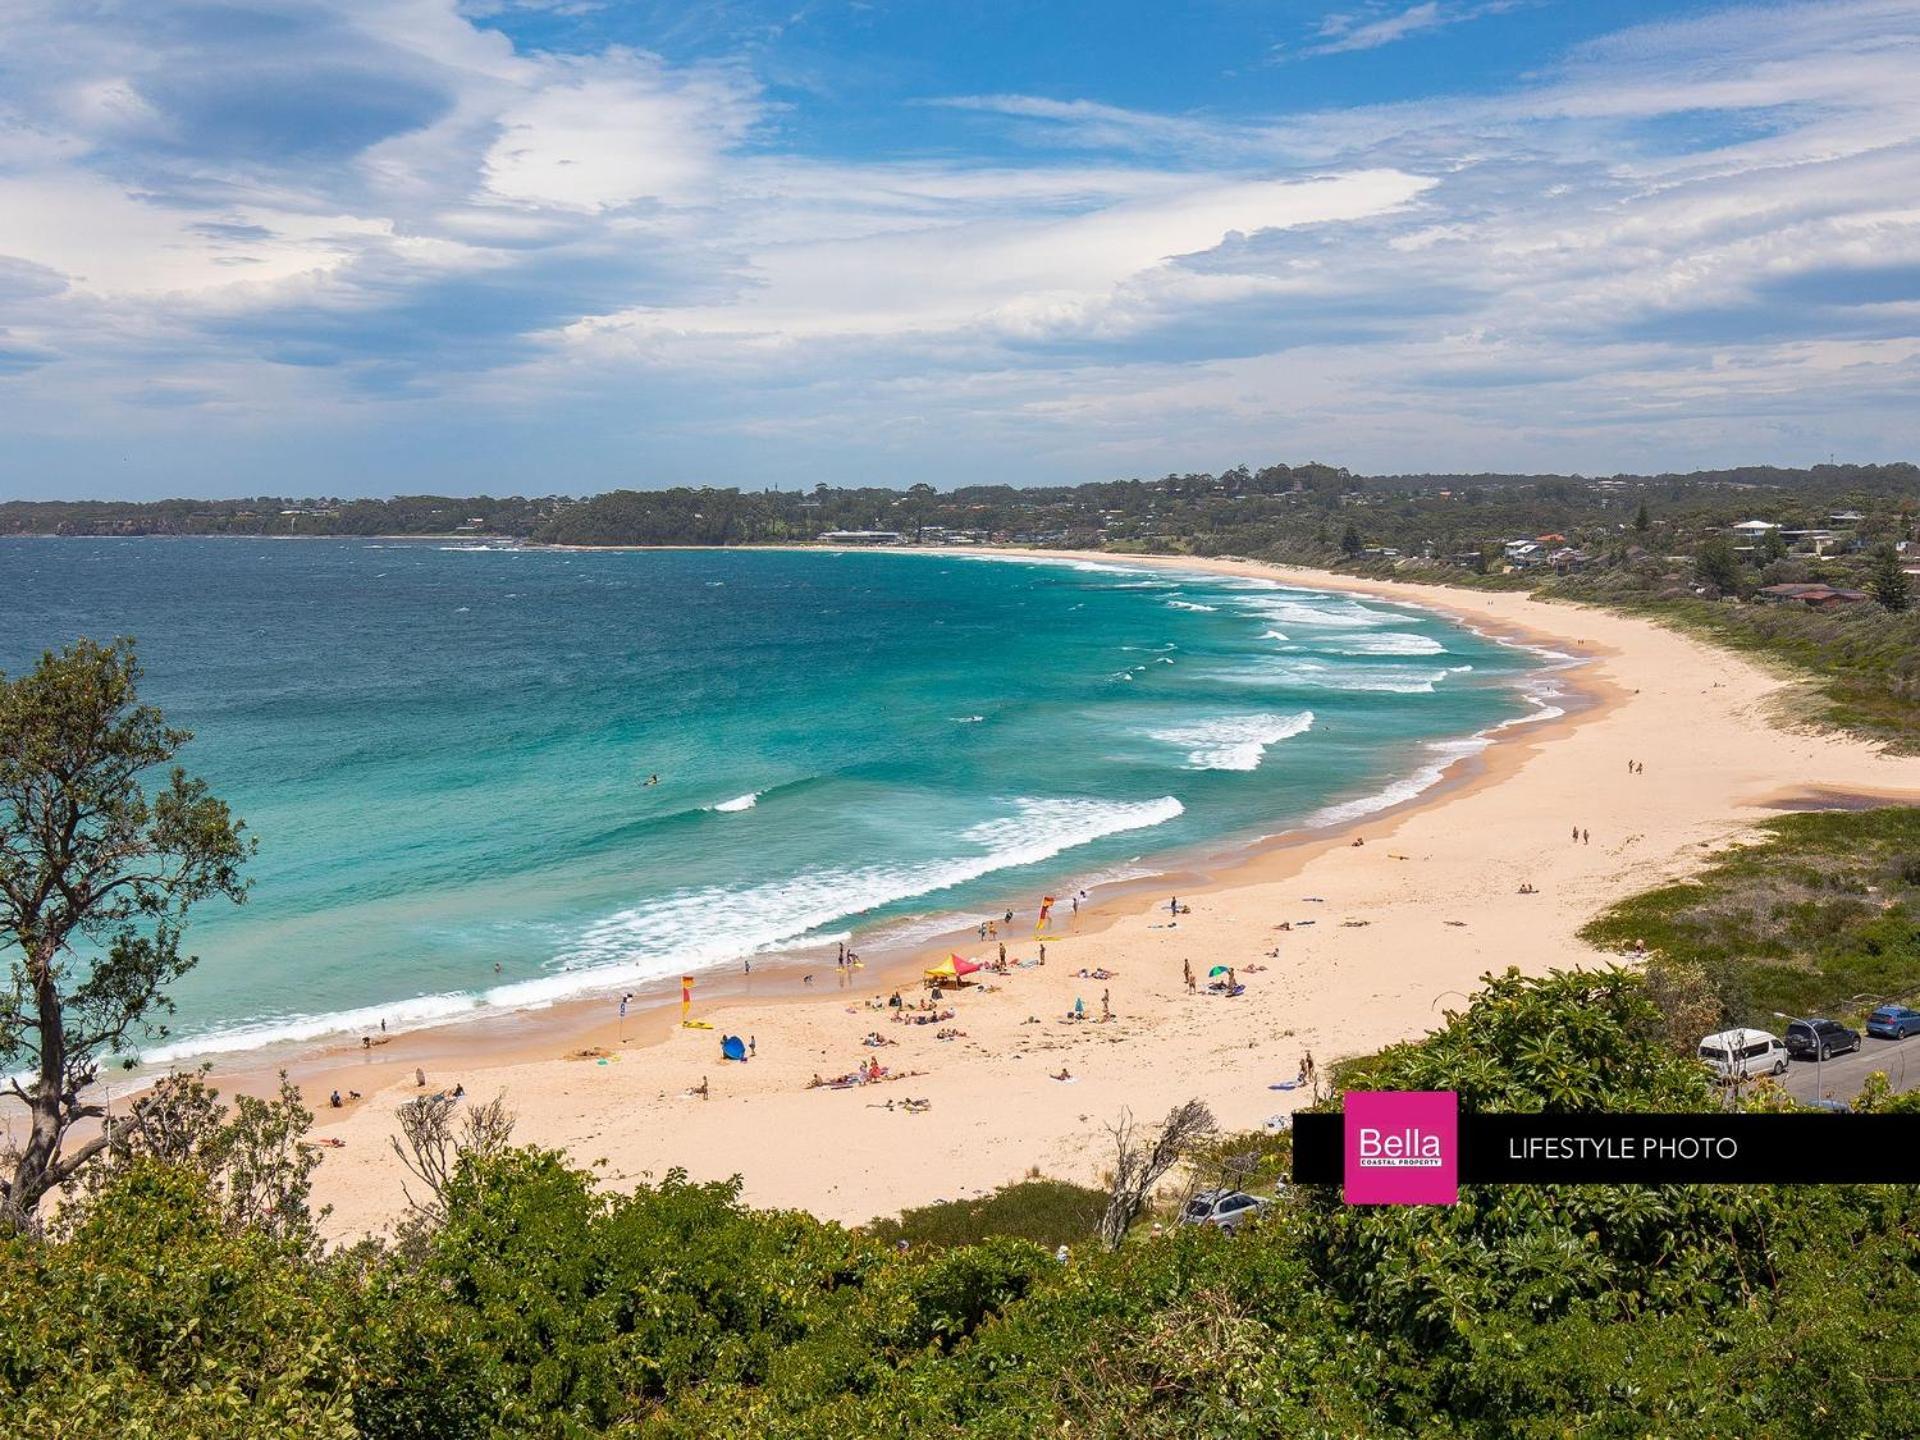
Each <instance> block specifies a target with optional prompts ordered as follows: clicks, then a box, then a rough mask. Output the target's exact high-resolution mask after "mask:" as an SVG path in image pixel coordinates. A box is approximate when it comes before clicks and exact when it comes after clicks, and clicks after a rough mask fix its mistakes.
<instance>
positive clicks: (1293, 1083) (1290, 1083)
mask: <svg viewBox="0 0 1920 1440" xmlns="http://www.w3.org/2000/svg"><path fill="white" fill-rule="evenodd" d="M1299 1088H1300V1082H1299V1081H1298V1080H1282V1081H1281V1082H1280V1083H1279V1084H1278V1085H1269V1086H1267V1089H1269V1090H1298V1089H1299Z"/></svg>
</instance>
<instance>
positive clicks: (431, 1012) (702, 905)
mask: <svg viewBox="0 0 1920 1440" xmlns="http://www.w3.org/2000/svg"><path fill="white" fill-rule="evenodd" d="M1184 808H1185V807H1183V806H1182V805H1181V804H1180V802H1179V801H1178V800H1176V799H1175V798H1174V797H1173V796H1171V795H1165V796H1162V797H1161V798H1159V799H1158V800H1143V801H1134V802H1126V801H1104V800H1067V799H1041V798H1036V797H1030V796H1029V797H1022V798H1019V799H1016V800H1014V801H1013V802H1012V804H1011V806H1010V813H1008V814H1006V815H1004V816H1002V817H1000V818H998V819H994V820H988V821H983V822H982V823H980V824H978V825H974V826H972V827H971V828H969V829H967V830H965V831H963V832H962V833H961V835H960V836H959V841H960V847H961V848H962V850H963V853H960V854H956V855H951V856H948V857H946V858H942V859H936V860H924V861H917V862H914V863H911V864H905V865H895V866H887V865H871V866H862V867H859V868H854V869H830V870H823V871H817V872H811V873H807V874H802V875H796V876H792V877H790V878H788V879H785V880H777V881H771V882H768V883H764V884H760V885H750V886H743V887H739V888H728V887H724V886H710V887H703V888H700V889H694V890H683V891H680V892H678V893H677V894H674V895H670V896H667V897H666V898H664V899H662V900H659V901H656V902H652V903H649V904H646V905H642V906H636V907H635V908H633V909H631V910H624V911H621V912H619V913H618V914H615V915H610V916H608V917H607V918H606V919H604V920H601V921H599V922H598V923H596V924H594V925H591V926H588V927H587V928H586V929H585V930H584V931H582V932H581V933H579V934H578V935H577V936H575V937H574V939H573V941H572V943H571V944H570V945H568V946H567V947H566V949H565V950H564V951H563V952H562V953H561V954H559V955H557V956H555V957H554V959H553V961H552V962H550V964H551V968H550V969H549V971H548V973H547V974H545V975H541V976H537V977H535V978H532V979H528V980H516V981H511V982H508V983H506V984H502V985H496V986H494V987H492V988H491V989H489V990H486V991H484V992H482V993H481V994H479V995H471V994H437V995H422V996H418V997H416V998H414V999H410V1000H399V1001H394V1002H391V1003H388V1004H382V1005H366V1006H361V1007H359V1008H357V1009H353V1010H342V1011H335V1012H332V1013H329V1014H321V1015H285V1016H276V1017H273V1018H271V1019H265V1020H261V1021H258V1022H255V1023H252V1024H247V1025H236V1026H232V1027H230V1028H227V1029H223V1030H217V1031H214V1032H212V1033H209V1034H205V1035H198V1036H192V1037H185V1038H182V1039H180V1040H178V1041H174V1042H172V1043H169V1044H166V1045H162V1046H158V1047H156V1048H154V1049H152V1050H150V1051H147V1052H146V1053H145V1054H143V1055H142V1056H141V1060H142V1062H143V1063H145V1064H148V1065H166V1064H173V1063H176V1062H178V1061H180V1060H184V1059H189V1058H192V1057H195V1056H201V1055H221V1054H231V1053H233V1052H235V1051H241V1050H253V1049H258V1048H260V1047H261V1046H266V1045H285V1044H297V1043H301V1042H305V1041H311V1040H319V1039H323V1038H326V1037H329V1036H348V1035H364V1034H371V1033H374V1032H376V1031H378V1030H379V1028H380V1022H381V1021H382V1020H384V1021H386V1023H387V1033H388V1034H397V1033H401V1032H404V1031H407V1030H417V1029H420V1028H422V1027H424V1026H428V1025H435V1024H441V1023H444V1022H446V1021H449V1020H454V1019H461V1018H471V1017H474V1016H477V1015H484V1014H498V1013H501V1012H505V1011H515V1010H537V1009H544V1008H546V1007H548V1006H551V1005H554V1004H557V1003H559V1002H561V1001H564V1000H569V999H573V998H576V997H579V996H583V995H592V994H597V993H607V992H613V991H618V990H621V989H623V988H627V987H630V986H633V985H635V984H640V983H645V982H648V981H659V980H663V979H666V978H668V977H670V976H673V975H678V974H682V973H687V972H691V971H694V970H697V969H700V968H705V967H711V966H714V965H718V964H723V963H726V962H729V961H736V960H739V959H741V958H742V957H745V956H751V955H759V954H766V953H768V952H770V951H776V950H788V949H794V948H800V947H811V946H815V945H820V944H831V943H833V941H834V939H835V938H836V937H842V936H844V935H845V933H846V932H845V931H844V930H838V929H836V930H833V931H825V930H824V927H826V926H829V925H832V924H833V923H834V922H836V921H839V922H844V921H845V920H846V919H847V918H848V917H849V916H853V915H859V914H863V913H865V912H867V911H869V910H874V909H878V908H879V907H881V906H883V905H891V904H896V903H899V902H901V901H904V900H913V899H918V898H920V897H922V896H931V895H934V894H937V893H939V892H940V891H943V890H948V889H951V888H952V887H954V886H956V885H963V884H966V883H967V882H969V881H972V880H977V879H980V878H981V877H982V876H986V875H990V874H992V873H993V872H995V871H996V870H1006V869H1011V868H1014V867H1016V866H1021V865H1037V864H1039V863H1041V862H1042V861H1045V860H1049V859H1051V858H1053V857H1054V856H1055V855H1058V854H1060V853H1062V852H1063V851H1067V850H1071V849H1074V848H1075V847H1077V846H1081V845H1086V844H1089V843H1091V842H1092V841H1095V840H1098V839H1101V838H1102V837H1103V836H1107V835H1117V834H1120V833H1122V832H1124V831H1128V830H1145V829H1151V828H1153V827H1154V826H1157V825H1164V824H1166V823H1167V822H1168V821H1169V820H1172V819H1174V818H1176V817H1177V816H1179V815H1180V814H1181V813H1182V812H1183V810H1184Z"/></svg>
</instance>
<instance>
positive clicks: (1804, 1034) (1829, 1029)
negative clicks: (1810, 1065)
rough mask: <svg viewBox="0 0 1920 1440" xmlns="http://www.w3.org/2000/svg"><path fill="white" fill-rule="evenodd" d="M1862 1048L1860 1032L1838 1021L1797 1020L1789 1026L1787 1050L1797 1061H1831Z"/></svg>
mask: <svg viewBox="0 0 1920 1440" xmlns="http://www.w3.org/2000/svg"><path fill="white" fill-rule="evenodd" d="M1859 1048H1860V1032H1859V1031H1858V1030H1850V1029H1848V1028H1847V1027H1846V1026H1845V1025H1842V1024H1841V1023H1840V1022H1839V1021H1838V1020H1796V1021H1794V1022H1793V1023H1792V1024H1791V1025H1789V1026H1787V1050H1788V1052H1789V1053H1790V1054H1792V1056H1793V1058H1794V1059H1796V1060H1814V1059H1819V1060H1830V1059H1832V1058H1833V1057H1834V1056H1835V1055H1839V1054H1841V1053H1842V1052H1844V1051H1847V1050H1858V1049H1859Z"/></svg>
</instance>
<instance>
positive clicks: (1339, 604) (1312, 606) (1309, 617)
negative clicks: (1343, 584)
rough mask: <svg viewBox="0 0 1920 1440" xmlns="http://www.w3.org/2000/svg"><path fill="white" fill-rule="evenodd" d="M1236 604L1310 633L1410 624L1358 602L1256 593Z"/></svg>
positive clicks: (1240, 608)
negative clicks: (1311, 630) (1302, 628)
mask: <svg viewBox="0 0 1920 1440" xmlns="http://www.w3.org/2000/svg"><path fill="white" fill-rule="evenodd" d="M1233 604H1234V606H1235V608H1236V609H1239V610H1243V611H1245V612H1246V613H1247V614H1249V615H1252V616H1255V617H1256V618H1258V619H1261V620H1269V621H1272V622H1273V623H1274V624H1276V625H1299V626H1303V627H1306V628H1308V629H1322V630H1366V629H1372V628H1375V627H1384V626H1388V625H1401V624H1404V623H1406V622H1405V620H1404V619H1403V618H1402V617H1401V616H1398V615H1387V614H1383V613H1382V612H1380V611H1378V610H1370V609H1368V608H1367V607H1366V606H1365V605H1362V604H1360V603H1359V602H1358V601H1354V600H1330V601H1324V602H1321V601H1316V600H1314V599H1312V598H1308V597H1296V596H1289V595H1285V594H1265V593H1254V594H1247V595H1240V596H1237V597H1234V599H1233Z"/></svg>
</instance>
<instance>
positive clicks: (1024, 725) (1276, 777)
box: [0, 540, 1544, 1055]
mask: <svg viewBox="0 0 1920 1440" xmlns="http://www.w3.org/2000/svg"><path fill="white" fill-rule="evenodd" d="M0 595H4V597H5V603H4V606H3V607H0V668H4V669H6V670H8V671H9V672H13V671H17V670H18V669H20V668H22V667H23V666H25V665H27V664H30V663H31V662H32V660H33V658H34V657H35V656H36V655H37V654H38V653H39V651H40V650H41V649H43V648H45V647H48V646H55V645H59V644H63V643H65V642H67V641H69V640H71V639H72V638H73V637H75V636H78V635H89V636H93V637H96V638H106V637H109V636H112V635H117V634H131V635H134V636H137V637H138V640H139V647H140V655H141V659H142V661H143V663H144V665H145V667H146V671H147V678H146V693H147V695H148V696H149V698H151V699H152V700H153V701H155V702H156V703H158V704H160V705H161V706H163V707H164V708H165V709H166V711H167V712H168V715H169V717H170V718H171V719H173V720H175V721H176V722H178V723H182V724H185V725H187V726H188V727H190V728H192V729H193V730H194V731H195V732H196V733H197V738H196V739H195V740H194V742H193V743H192V745H191V746H190V747H189V748H188V750H187V753H186V756H185V759H186V762H187V764H188V766H189V768H190V769H192V770H194V771H196V772H198V773H200V774H203V775H205V776H206V777H207V778H208V779H209V780H210V781H211V782H212V784H213V786H214V788H215V790H216V791H217V793H219V794H220V795H222V796H223V797H224V798H226V799H228V800H229V801H230V802H231V803H232V804H233V806H234V808H235V809H236V810H237V811H238V812H239V813H240V814H241V815H242V816H243V817H244V818H245V819H246V821H247V822H248V824H249V825H250V826H251V827H252V829H253V831H254V833H255V834H256V835H257V836H258V837H259V840H260V853H259V856H258V859H257V861H256V862H255V863H254V864H253V865H252V866H251V867H250V870H251V874H252V877H253V880H254V882H255V885H254V890H253V894H252V898H251V899H250V900H249V902H248V903H247V904H246V905H245V906H244V907H241V908H238V909H235V908H232V907H228V906H224V905H209V906H208V907H207V908H206V909H205V910H204V911H203V912H201V914H200V917H199V918H198V919H197V920H196V922H195V924H194V926H193V928H192V931H191V934H190V939H191V942H192V948H193V949H194V950H195V951H196V952H197V953H198V954H199V955H200V956H201V957H202V962H201V964H200V966H199V968H198V969H196V970H195V971H194V972H193V973H192V974H191V975H189V976H188V977H187V978H186V979H185V980H184V981H183V982H182V983H181V984H180V986H179V987H178V989H177V991H176V994H177V997H178V1000H179V1013H178V1016H177V1018H176V1022H175V1025H174V1031H175V1038H174V1041H173V1043H172V1045H171V1046H170V1047H169V1051H168V1052H167V1053H169V1054H173V1055H179V1054H183V1053H195V1052H201V1051H206V1050H209V1049H220V1048H234V1047H236V1046H239V1045H241V1044H245V1043H257V1042H259V1041H262V1040H265V1039H272V1038H300V1037H304V1036H310V1035H318V1034H326V1033H332V1032H335V1031H345V1032H352V1033H357V1032H358V1031H359V1030H361V1029H363V1028H366V1027H367V1026H369V1025H370V1024H371V1023H373V1020H374V1018H376V1017H385V1018H386V1019H387V1020H388V1022H389V1023H390V1024H391V1025H394V1026H396V1027H403V1026H405V1025H408V1024H416V1023H422V1022H425V1021H427V1020H430V1019H434V1018H440V1017H444V1016H446V1015H449V1014H452V1013H457V1012H460V1011H465V1010H470V1009H475V1008H478V1007H506V1008H513V1007H526V1006H531V1005H538V1004H543V1003H548V1002H550V1001H552V1000H555V999H558V998H562V997H564V996H567V995H571V994H578V993H588V992H591V991H595V990H612V989H618V988H623V987H625V986H627V985H630V984H633V983H635V982H638V981H646V980H657V979H661V978H664V977H669V976H674V975H678V974H679V973H681V972H682V971H683V970H685V969H690V968H693V969H697V968H700V967H706V966H722V965H725V966H730V967H737V965H738V963H739V960H740V958H741V957H742V956H744V955H748V954H751V953H763V952H765V951H768V950H772V949H780V948H790V947H796V946H804V945H808V944H820V943H830V940H831V937H834V936H836V935H839V934H843V933H846V932H847V931H849V930H851V929H853V928H854V927H856V926H858V927H861V928H862V933H863V934H865V933H869V932H870V929H871V927H874V926H881V927H888V928H891V929H893V930H895V931H898V930H899V929H901V928H903V927H908V926H911V925H913V924H915V923H918V922H920V921H922V920H930V919H931V918H932V917H940V918H942V919H946V918H950V917H952V916H955V915H959V914H971V913H979V914H984V913H986V912H987V911H988V910H989V909H997V908H998V907H999V906H1000V905H1001V904H1003V903H1017V904H1020V905H1022V906H1023V907H1025V908H1027V909H1029V911H1030V909H1031V905H1032V903H1033V900H1034V899H1035V898H1036V897H1037V895H1038V893H1039V892H1040V891H1041V890H1042V889H1043V888H1063V887H1068V886H1073V885H1077V884H1083V883H1086V882H1087V881H1090V880H1094V879H1097V878H1101V877H1111V876H1113V875H1116V874H1119V873H1125V872H1127V871H1128V870H1129V868H1131V869H1132V870H1135V871H1138V870H1140V869H1143V868H1144V867H1145V863H1146V861H1145V860H1144V859H1143V857H1152V856H1154V855H1156V854H1163V853H1165V852H1169V851H1178V850H1182V849H1190V848H1192V847H1195V846H1200V845H1208V844H1213V843H1216V842H1220V841H1223V840H1233V839H1240V838H1248V839H1250V838H1253V837H1255V836H1258V835H1262V834H1271V833H1274V832H1276V831H1279V830H1283V829H1287V828H1290V827H1292V826H1296V825H1300V824H1303V823H1309V822H1314V821H1326V820H1329V819H1337V818H1341V817H1344V816H1348V815H1353V814H1358V813H1365V811H1366V810H1367V809H1368V808H1377V807H1379V806H1381V805H1383V804H1385V803H1390V802H1391V801H1392V800H1393V799H1396V798H1404V797H1405V796H1406V795H1408V794H1410V793H1413V792H1414V791H1415V790H1417V789H1418V788H1419V787H1420V786H1421V785H1423V784H1426V783H1431V781H1432V779H1433V778H1434V776H1435V774H1436V773H1437V770H1438V767H1439V766H1440V765H1442V764H1444V763H1445V761H1446V760H1447V759H1449V758H1450V757H1451V756H1453V755H1456V754H1459V753H1462V751H1464V750H1466V749H1470V748H1472V747H1473V746H1474V745H1475V744H1477V743H1483V742H1479V741H1476V740H1475V739H1474V737H1475V736H1476V735H1478V734H1480V732H1483V731H1485V730H1487V729H1488V728H1489V727H1491V726H1494V725H1497V724H1499V723H1501V722H1504V721H1508V720H1512V719H1515V718H1519V717H1524V716H1526V715H1529V714H1533V713H1538V707H1539V705H1540V704H1541V701H1540V699H1539V698H1538V695H1539V693H1540V692H1541V691H1542V689H1543V687H1542V685H1541V683H1540V682H1541V679H1542V676H1543V673H1544V672H1543V671H1542V668H1541V665H1542V662H1541V660H1540V658H1539V657H1537V656H1533V655H1530V654H1528V653H1526V652H1523V651H1519V650H1516V649H1512V648H1509V647H1506V646H1502V645H1499V644H1496V643H1493V642H1491V641H1488V640H1485V639H1482V638H1480V637H1478V636H1476V635H1473V634H1472V633H1470V632H1468V631H1466V630H1463V629H1461V628H1459V627H1457V626H1454V625H1452V624H1449V623H1447V622H1445V621H1443V620H1441V619H1439V618H1438V617H1436V616H1433V615H1431V614H1428V613H1426V612H1423V611H1419V610H1415V609H1412V608H1408V607H1401V606H1396V605H1392V604H1387V603H1384V602H1373V601H1366V602H1362V601H1357V600H1353V599H1350V598H1345V597H1339V596H1333V595H1324V594H1317V593H1313V592H1307V591H1300V590H1292V589H1285V588H1281V587H1278V586H1274V585H1271V584H1267V583H1262V582H1259V581H1256V580H1254V579H1251V578H1243V577H1237V576H1236V577H1218V576H1214V577H1209V576H1203V575H1192V576H1188V575H1170V574H1167V573H1165V572H1147V571H1143V570H1130V569H1128V568H1127V567H1126V566H1125V565H1124V563H1122V562H1116V563H1115V564H1113V565H1111V566H1109V565H1088V564H1078V563H1072V562H1065V563H1040V562H1034V563H1028V562H1024V561H1020V562H1012V561H999V560H990V559H986V558H984V557H983V558H980V559H972V558H967V559H951V558H942V557H938V556H927V555H913V554H897V553H852V554H836V553H777V552H742V551H728V552H711V551H704V552H703V551H692V552H654V553H611V552H609V553H597V554H583V553H562V552H552V551H537V550H482V549H475V548H468V547H460V546H451V545H444V544H432V543H394V542H386V543H375V542H359V541H337V542H277V543H276V542H262V541H246V540H10V541H0ZM1529 685H1531V686H1532V688H1533V689H1534V691H1535V695H1534V697H1533V698H1532V699H1531V700H1530V698H1529V695H1528V693H1527V690H1528V687H1529ZM654 774H658V775H659V777H660V783H659V784H658V785H648V784H647V783H646V781H647V780H648V778H649V776H651V775H654ZM496 966H498V967H499V969H498V971H497V973H496V969H495V967H496Z"/></svg>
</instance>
